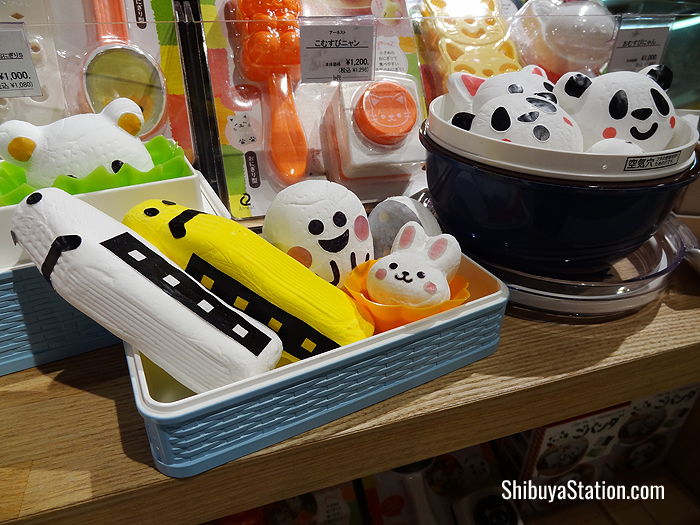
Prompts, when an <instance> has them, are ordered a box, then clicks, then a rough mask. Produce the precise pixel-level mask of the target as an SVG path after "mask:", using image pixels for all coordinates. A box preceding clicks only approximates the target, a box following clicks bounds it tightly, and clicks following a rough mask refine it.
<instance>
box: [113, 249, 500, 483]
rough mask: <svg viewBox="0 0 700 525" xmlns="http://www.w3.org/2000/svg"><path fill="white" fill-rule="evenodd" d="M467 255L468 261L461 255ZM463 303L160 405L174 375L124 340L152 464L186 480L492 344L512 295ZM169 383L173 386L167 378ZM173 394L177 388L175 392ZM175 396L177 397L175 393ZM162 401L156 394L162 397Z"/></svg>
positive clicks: (482, 353)
mask: <svg viewBox="0 0 700 525" xmlns="http://www.w3.org/2000/svg"><path fill="white" fill-rule="evenodd" d="M465 259H466V257H465ZM469 263H470V264H472V265H473V266H474V267H477V268H478V269H479V271H483V272H484V273H485V274H487V275H488V277H489V278H492V279H493V280H494V281H495V282H496V283H497V286H496V287H497V289H498V291H497V292H495V293H492V294H491V295H487V296H485V297H481V298H479V299H477V300H475V301H472V302H469V303H466V304H465V305H462V306H460V307H458V308H455V309H453V310H449V311H447V312H443V313H441V314H438V315H435V316H432V317H429V318H427V319H423V320H421V321H416V322H414V323H411V324H409V325H406V326H403V327H399V328H395V329H394V330H390V331H388V332H385V333H383V334H378V335H375V336H373V337H370V338H368V339H365V340H363V341H359V342H357V343H353V344H351V345H348V346H344V347H341V348H338V349H336V350H332V351H330V352H327V353H325V354H321V355H318V356H315V357H312V358H309V359H306V360H304V361H299V362H296V363H293V364H290V365H287V366H284V367H282V368H278V369H275V370H272V371H270V372H267V373H265V374H263V375H260V376H257V377H253V378H250V379H247V380H245V381H241V382H238V383H235V384H232V385H227V386H225V387H221V388H218V389H216V390H212V391H209V392H204V393H201V394H197V395H191V396H189V397H185V398H183V399H178V400H176V401H171V402H164V401H163V399H164V398H167V397H168V396H170V395H172V393H173V383H172V382H173V381H174V380H172V378H170V379H169V380H168V379H166V380H165V381H163V377H165V376H164V373H163V372H162V371H158V372H157V373H156V374H154V373H153V366H154V365H152V364H148V363H146V364H147V365H148V366H146V367H144V361H143V360H142V358H141V356H140V354H139V353H138V351H137V350H135V349H132V348H130V347H128V346H127V348H126V351H127V361H128V364H129V372H130V376H131V381H132V385H133V388H134V396H135V398H136V405H137V407H138V409H139V412H140V413H141V415H142V416H143V418H144V421H145V425H146V430H147V433H148V439H149V441H150V445H151V451H152V453H153V458H154V460H155V464H156V467H157V468H158V469H159V470H160V471H161V472H163V473H164V474H167V475H169V476H173V477H187V476H192V475H195V474H198V473H200V472H203V471H205V470H208V469H210V468H213V467H216V466H218V465H222V464H223V463H226V462H228V461H231V460H233V459H236V458H238V457H241V456H244V455H246V454H249V453H251V452H254V451H256V450H260V449H262V448H264V447H266V446H268V445H271V444H273V443H277V442H279V441H282V440H284V439H286V438H289V437H291V436H294V435H296V434H300V433H301V432H304V431H306V430H309V429H311V428H314V427H317V426H320V425H322V424H325V423H327V422H329V421H332V420H334V419H337V418H339V417H341V416H344V415H347V414H349V413H351V412H354V411H356V410H360V409H362V408H365V407H367V406H369V405H371V404H373V403H376V402H378V401H382V400H384V399H387V398H389V397H391V396H392V395H395V394H398V393H400V392H404V391H406V390H408V389H410V388H412V387H414V386H417V385H420V384H422V383H425V382H427V381H430V380H431V379H434V378H436V377H439V376H441V375H443V374H446V373H448V372H451V371H453V370H456V369H458V368H461V367H463V366H465V365H468V364H469V363H472V362H474V361H476V360H478V359H482V358H484V357H486V356H488V355H490V354H491V353H493V352H494V351H495V350H496V347H497V346H498V341H499V335H500V328H501V322H502V320H503V314H504V311H505V306H506V302H507V298H508V292H507V288H506V287H505V285H504V284H503V283H502V282H501V281H498V280H497V279H496V278H495V277H493V276H492V275H491V274H488V272H486V270H484V269H483V268H481V267H478V266H477V265H476V264H475V263H473V261H469ZM168 381H170V384H168ZM175 390H177V387H176V388H175ZM174 397H178V395H177V394H176V395H175V396H174ZM156 399H160V401H157V400H156Z"/></svg>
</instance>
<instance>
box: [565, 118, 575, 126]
mask: <svg viewBox="0 0 700 525" xmlns="http://www.w3.org/2000/svg"><path fill="white" fill-rule="evenodd" d="M563 118H564V122H566V123H567V124H568V125H569V126H571V127H572V128H573V127H574V125H573V124H572V123H571V121H570V120H569V119H568V118H566V117H563Z"/></svg>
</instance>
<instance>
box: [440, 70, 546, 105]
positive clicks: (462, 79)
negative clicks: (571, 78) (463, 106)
mask: <svg viewBox="0 0 700 525" xmlns="http://www.w3.org/2000/svg"><path fill="white" fill-rule="evenodd" d="M448 89H449V92H450V95H451V96H452V97H453V98H455V99H461V100H462V101H464V102H466V103H467V107H468V101H470V100H471V110H472V113H478V112H479V110H480V109H481V108H482V107H483V106H484V104H486V103H487V102H488V101H489V100H491V99H494V98H496V97H500V96H503V95H537V96H538V97H540V98H544V99H547V100H549V101H550V102H553V103H555V104H556V103H557V97H556V96H555V95H554V93H553V91H554V84H552V83H551V82H550V81H549V80H548V79H547V74H546V73H545V71H544V70H543V69H542V68H541V67H538V66H526V67H524V68H523V69H521V70H520V71H513V72H510V73H503V74H501V75H495V76H493V77H491V78H488V79H486V80H484V79H483V78H480V77H477V76H475V75H470V74H469V73H455V74H453V75H451V76H450V79H449V81H448Z"/></svg>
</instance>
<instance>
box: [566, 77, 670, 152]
mask: <svg viewBox="0 0 700 525" xmlns="http://www.w3.org/2000/svg"><path fill="white" fill-rule="evenodd" d="M554 92H555V95H557V96H558V98H559V100H560V104H561V105H562V107H564V108H565V109H566V110H567V111H568V112H569V113H571V115H573V117H574V118H575V119H576V120H577V122H578V123H579V125H580V126H581V131H582V133H583V139H584V147H585V148H586V149H588V148H590V147H591V146H592V145H593V144H595V143H596V142H598V141H600V140H603V139H611V138H617V139H620V140H623V141H628V142H632V143H633V144H636V145H638V146H639V147H640V148H642V150H643V151H645V152H654V151H661V150H663V149H665V148H666V146H667V145H668V143H669V141H670V140H671V137H672V136H673V129H674V128H675V126H676V116H675V111H674V108H673V104H672V103H671V100H670V99H669V98H668V95H666V93H665V91H664V89H663V88H662V87H661V86H660V85H659V84H658V83H657V82H656V81H655V80H654V79H653V78H652V77H651V76H648V75H646V74H641V73H633V72H630V71H617V72H613V73H607V74H605V75H602V76H600V77H596V78H594V79H589V78H588V77H586V76H585V75H582V74H580V73H576V74H572V73H569V74H567V75H565V76H564V77H562V78H561V79H560V80H559V81H558V82H557V84H556V86H555V90H554Z"/></svg>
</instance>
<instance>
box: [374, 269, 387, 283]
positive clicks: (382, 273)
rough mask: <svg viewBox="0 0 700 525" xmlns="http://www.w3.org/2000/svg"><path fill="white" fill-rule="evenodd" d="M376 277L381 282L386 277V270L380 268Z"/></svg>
mask: <svg viewBox="0 0 700 525" xmlns="http://www.w3.org/2000/svg"><path fill="white" fill-rule="evenodd" d="M374 276H375V277H376V278H377V279H379V280H380V281H381V280H383V279H384V278H385V277H386V270H385V269H384V268H380V269H379V270H377V272H376V273H375V274H374Z"/></svg>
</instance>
